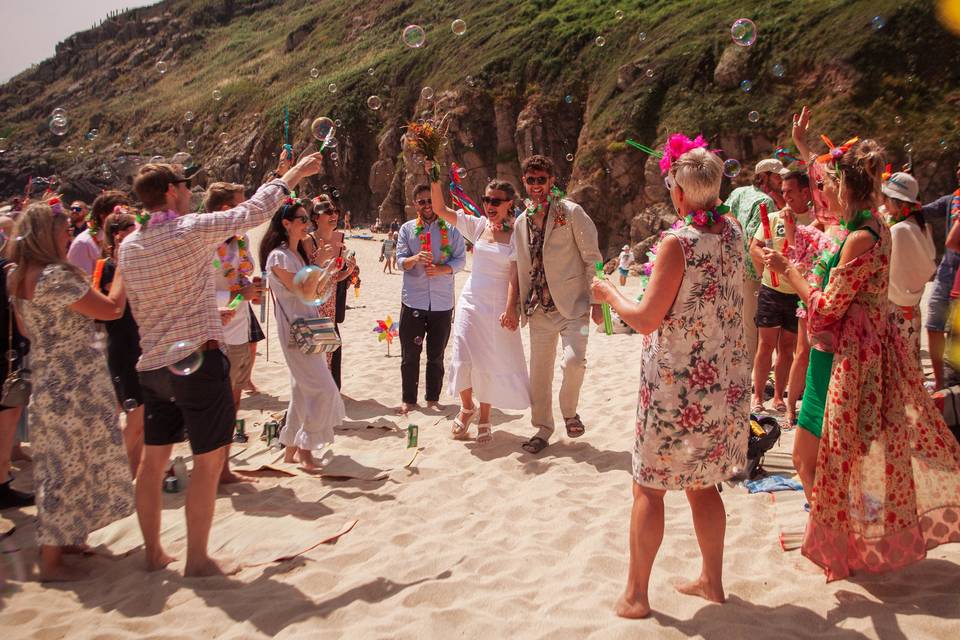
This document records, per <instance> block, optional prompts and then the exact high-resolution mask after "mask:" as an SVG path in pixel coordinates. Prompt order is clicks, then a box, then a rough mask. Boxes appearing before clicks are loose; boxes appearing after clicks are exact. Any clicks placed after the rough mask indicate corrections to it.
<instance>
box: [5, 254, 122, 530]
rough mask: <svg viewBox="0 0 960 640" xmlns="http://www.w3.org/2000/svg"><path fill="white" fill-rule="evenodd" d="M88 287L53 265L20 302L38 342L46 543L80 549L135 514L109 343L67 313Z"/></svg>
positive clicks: (38, 477)
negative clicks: (29, 296) (110, 368)
mask: <svg viewBox="0 0 960 640" xmlns="http://www.w3.org/2000/svg"><path fill="white" fill-rule="evenodd" d="M89 289H90V285H88V284H87V283H86V281H85V280H84V278H83V277H81V276H80V275H79V274H78V273H77V272H76V271H75V270H74V269H72V268H70V267H68V266H65V265H61V264H51V265H48V266H47V267H46V268H44V270H43V272H42V273H41V274H40V277H39V278H38V279H37V285H36V288H35V289H34V293H33V298H32V299H30V300H18V301H17V303H18V307H17V309H18V312H19V313H20V317H21V318H22V320H23V323H24V325H25V327H26V329H27V332H28V334H29V335H30V337H31V340H32V343H31V345H32V349H31V352H30V364H31V367H32V369H33V394H32V396H31V398H30V436H31V440H32V441H31V444H32V445H33V456H34V465H35V466H34V482H35V485H36V489H37V541H38V542H39V544H41V545H54V546H61V545H78V544H82V543H83V542H85V541H86V538H87V535H88V534H89V533H91V532H92V531H95V530H97V529H99V528H101V527H105V526H106V525H108V524H110V523H111V522H113V521H115V520H119V519H120V518H123V517H124V516H126V515H129V514H130V513H132V512H133V479H132V478H131V477H130V467H129V465H128V463H127V455H126V453H125V451H124V448H123V440H122V438H121V436H120V424H119V420H118V417H117V400H116V396H115V395H114V391H113V386H112V385H111V383H110V373H109V372H108V370H107V357H106V353H105V351H104V345H103V341H102V339H98V338H97V336H96V333H95V331H94V326H93V320H90V319H89V318H87V317H86V316H83V315H80V314H79V313H77V312H75V311H71V310H70V309H69V308H68V307H69V305H71V304H73V303H74V302H76V301H77V300H79V299H80V298H82V297H83V296H84V295H86V293H87V291H88V290H89Z"/></svg>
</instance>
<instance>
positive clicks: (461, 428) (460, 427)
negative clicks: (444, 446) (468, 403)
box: [450, 408, 477, 440]
mask: <svg viewBox="0 0 960 640" xmlns="http://www.w3.org/2000/svg"><path fill="white" fill-rule="evenodd" d="M476 412H477V410H476V409H475V408H474V409H470V410H469V411H467V410H466V409H460V413H459V414H457V417H456V418H454V420H453V428H452V429H451V430H450V435H452V436H453V439H454V440H464V439H465V438H466V437H467V431H469V430H470V422H471V421H473V415H474V414H475V413H476ZM461 415H463V417H464V419H463V421H462V422H461V421H460V416H461Z"/></svg>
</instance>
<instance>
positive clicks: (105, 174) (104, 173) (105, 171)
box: [100, 166, 113, 180]
mask: <svg viewBox="0 0 960 640" xmlns="http://www.w3.org/2000/svg"><path fill="white" fill-rule="evenodd" d="M100 177H102V178H103V179H104V180H109V179H110V178H112V177H113V172H112V171H110V167H107V166H103V167H101V168H100Z"/></svg>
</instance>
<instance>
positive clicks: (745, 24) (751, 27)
mask: <svg viewBox="0 0 960 640" xmlns="http://www.w3.org/2000/svg"><path fill="white" fill-rule="evenodd" d="M730 37H731V38H733V41H734V42H735V43H736V44H738V45H740V46H741V47H749V46H750V45H752V44H753V43H754V42H756V41H757V25H755V24H754V23H753V20H750V19H748V18H740V19H739V20H737V21H736V22H734V23H733V26H731V27H730Z"/></svg>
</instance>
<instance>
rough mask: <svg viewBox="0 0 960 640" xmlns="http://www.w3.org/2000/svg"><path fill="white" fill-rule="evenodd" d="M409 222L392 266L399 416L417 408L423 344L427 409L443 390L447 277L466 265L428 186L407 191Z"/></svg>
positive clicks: (449, 310) (459, 239) (449, 305)
mask: <svg viewBox="0 0 960 640" xmlns="http://www.w3.org/2000/svg"><path fill="white" fill-rule="evenodd" d="M412 195H413V204H414V207H415V208H416V211H417V217H416V218H415V219H414V220H408V221H407V222H405V223H404V224H403V226H402V227H400V233H399V236H398V237H397V264H398V265H399V266H400V268H401V269H403V288H402V289H401V293H400V301H401V306H400V378H401V380H402V393H403V401H402V404H401V405H400V413H402V414H406V413H408V412H410V411H412V410H413V409H415V408H416V407H417V406H418V405H417V399H418V396H419V393H418V389H419V388H420V353H421V352H422V351H423V344H424V342H426V345H427V372H426V377H427V380H426V382H427V384H426V387H427V388H426V401H427V406H428V407H430V408H436V407H437V406H439V403H440V391H441V390H442V389H443V354H444V351H445V350H446V348H447V341H448V340H449V339H450V328H451V323H452V321H453V305H454V282H453V276H454V274H455V273H457V272H458V271H462V270H463V267H464V265H465V264H466V262H467V259H466V252H465V249H464V242H463V235H461V233H460V231H458V230H457V229H456V228H454V227H451V225H449V224H447V223H446V222H444V221H443V220H441V219H440V218H438V217H437V214H436V212H435V211H434V210H433V204H432V202H431V199H430V186H429V185H427V184H422V183H421V184H418V185H417V186H415V187H414V188H413V194H412Z"/></svg>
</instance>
